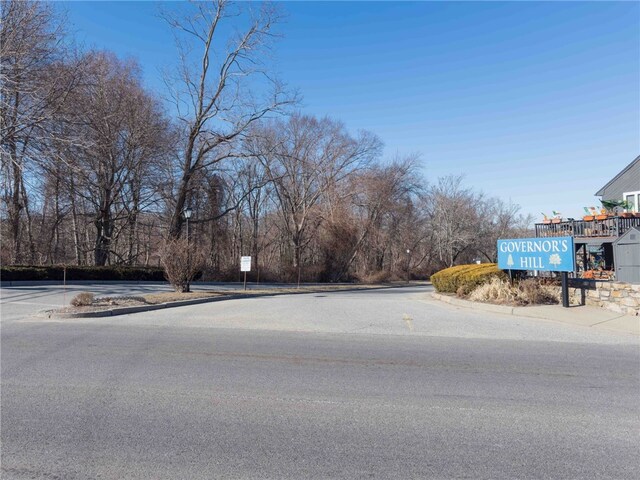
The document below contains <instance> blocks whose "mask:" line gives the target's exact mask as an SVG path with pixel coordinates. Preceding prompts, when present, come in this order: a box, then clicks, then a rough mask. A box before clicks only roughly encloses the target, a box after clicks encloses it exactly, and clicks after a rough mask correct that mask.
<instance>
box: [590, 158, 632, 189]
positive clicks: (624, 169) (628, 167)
mask: <svg viewBox="0 0 640 480" xmlns="http://www.w3.org/2000/svg"><path fill="white" fill-rule="evenodd" d="M638 162H640V155H638V156H637V157H636V158H635V160H632V161H631V163H630V164H629V165H627V166H626V167H624V168H623V169H622V171H621V172H620V173H618V174H617V175H616V176H615V177H613V178H612V179H611V180H609V182H608V183H607V184H606V185H605V186H604V187H602V188H601V189H600V190H598V191H597V192H596V193H595V194H596V196H598V197H601V196H602V195H604V191H605V190H606V189H607V188H608V187H609V186H610V185H611V184H612V183H613V182H615V181H616V180H618V179H619V178H620V177H621V176H623V175H624V174H625V173H626V172H627V170H629V169H630V168H631V167H633V166H634V165H635V164H636V163H638Z"/></svg>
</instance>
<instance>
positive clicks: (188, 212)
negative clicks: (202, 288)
mask: <svg viewBox="0 0 640 480" xmlns="http://www.w3.org/2000/svg"><path fill="white" fill-rule="evenodd" d="M182 214H183V215H184V219H185V220H186V221H187V288H186V290H185V291H186V292H189V291H190V289H191V285H190V283H191V278H190V277H191V244H190V239H189V219H190V218H191V215H192V214H193V210H191V207H185V209H184V210H183V211H182Z"/></svg>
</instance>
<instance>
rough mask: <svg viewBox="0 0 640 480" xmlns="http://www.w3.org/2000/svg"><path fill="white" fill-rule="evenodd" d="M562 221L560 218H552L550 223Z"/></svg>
mask: <svg viewBox="0 0 640 480" xmlns="http://www.w3.org/2000/svg"><path fill="white" fill-rule="evenodd" d="M561 221H562V219H561V218H552V219H551V223H560V222H561Z"/></svg>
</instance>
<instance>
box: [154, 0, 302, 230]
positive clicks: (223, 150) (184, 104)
mask: <svg viewBox="0 0 640 480" xmlns="http://www.w3.org/2000/svg"><path fill="white" fill-rule="evenodd" d="M193 8H194V10H195V11H194V14H193V15H191V16H188V17H186V18H184V19H177V18H172V17H170V16H168V15H167V16H166V17H165V18H166V19H167V21H168V22H169V23H170V25H171V26H172V27H173V28H174V30H175V32H176V35H177V38H178V48H179V52H180V67H179V70H178V72H179V75H178V77H177V78H173V79H170V80H167V86H168V88H169V91H170V95H171V98H172V100H173V102H174V104H175V108H176V110H177V112H178V122H179V128H180V133H181V137H182V140H181V142H180V148H181V152H180V156H179V164H178V165H177V166H176V167H177V168H176V170H177V172H178V178H177V181H176V183H175V190H174V192H172V196H171V199H170V200H169V207H170V212H171V213H170V217H171V219H170V226H169V235H170V237H172V238H178V237H179V236H180V235H181V230H182V224H183V222H184V219H183V216H182V211H183V209H184V207H185V205H186V203H187V201H188V200H189V197H190V195H191V194H192V193H193V192H192V190H193V188H194V177H195V176H196V174H197V173H198V172H199V171H200V170H202V169H207V168H209V167H211V166H213V165H216V164H218V163H220V162H222V161H223V160H225V159H228V158H232V157H234V156H237V155H239V154H238V152H237V150H236V146H237V143H238V141H239V140H240V139H241V138H242V137H243V136H244V135H245V134H246V132H247V131H248V130H249V128H250V126H251V125H252V124H253V123H255V122H256V121H257V120H259V119H261V118H263V117H264V116H265V115H267V114H269V113H270V112H280V111H282V109H283V107H285V106H287V105H289V104H291V103H292V102H293V99H292V98H291V97H290V96H287V95H286V94H285V92H284V91H283V88H282V85H281V84H280V83H279V82H278V81H277V80H275V79H273V78H272V77H271V76H270V75H269V73H268V72H267V69H266V66H265V64H264V62H263V61H262V60H263V57H264V56H265V55H266V53H267V52H268V47H269V43H270V40H271V37H272V36H273V31H272V30H273V27H274V24H275V23H276V22H277V21H278V20H279V16H278V14H277V12H276V10H275V9H274V8H273V7H272V6H271V5H269V4H266V3H265V4H262V6H261V8H260V10H259V11H258V12H252V11H250V10H248V11H244V12H242V15H241V14H240V11H239V8H240V7H239V6H237V5H233V4H230V3H229V2H227V1H226V0H217V1H210V2H198V3H195V4H194V6H193ZM232 18H235V20H237V21H242V20H243V19H245V18H248V24H247V25H246V26H245V29H244V30H243V31H242V32H240V33H238V34H236V35H234V36H233V37H231V38H226V37H224V36H223V35H221V33H220V29H221V28H222V27H221V26H222V24H224V23H225V22H231V19H232ZM194 49H196V50H197V53H196V52H194ZM195 57H198V60H196V61H192V59H193V58H195ZM252 87H255V90H254V91H252ZM255 91H267V92H268V93H267V94H266V95H265V96H263V98H258V96H257V95H256V94H255V93H254V92H255Z"/></svg>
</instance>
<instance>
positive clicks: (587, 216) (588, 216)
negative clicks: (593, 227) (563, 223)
mask: <svg viewBox="0 0 640 480" xmlns="http://www.w3.org/2000/svg"><path fill="white" fill-rule="evenodd" d="M593 219H594V216H593V215H585V216H584V217H582V220H584V221H586V222H591V221H592V220H593Z"/></svg>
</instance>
